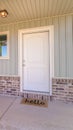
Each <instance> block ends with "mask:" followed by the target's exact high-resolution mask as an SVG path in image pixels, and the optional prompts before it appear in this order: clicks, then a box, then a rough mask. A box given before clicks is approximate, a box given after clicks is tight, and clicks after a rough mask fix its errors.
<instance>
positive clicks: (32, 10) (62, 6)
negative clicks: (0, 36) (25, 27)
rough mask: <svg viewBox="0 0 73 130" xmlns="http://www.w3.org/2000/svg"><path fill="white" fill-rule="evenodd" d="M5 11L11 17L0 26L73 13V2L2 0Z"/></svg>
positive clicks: (1, 5) (0, 6)
mask: <svg viewBox="0 0 73 130" xmlns="http://www.w3.org/2000/svg"><path fill="white" fill-rule="evenodd" d="M3 9H6V10H7V11H8V13H9V15H8V17H7V18H1V17H0V24H3V23H12V22H16V21H28V20H32V19H38V18H44V17H50V16H56V15H63V14H67V13H73V0H0V10H3Z"/></svg>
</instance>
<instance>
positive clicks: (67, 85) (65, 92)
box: [52, 78, 73, 102]
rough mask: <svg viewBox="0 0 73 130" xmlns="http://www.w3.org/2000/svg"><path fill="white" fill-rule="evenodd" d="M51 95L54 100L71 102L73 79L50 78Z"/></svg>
mask: <svg viewBox="0 0 73 130" xmlns="http://www.w3.org/2000/svg"><path fill="white" fill-rule="evenodd" d="M52 97H53V99H54V100H61V101H67V102H73V79H63V78H62V79H61V78H53V79H52Z"/></svg>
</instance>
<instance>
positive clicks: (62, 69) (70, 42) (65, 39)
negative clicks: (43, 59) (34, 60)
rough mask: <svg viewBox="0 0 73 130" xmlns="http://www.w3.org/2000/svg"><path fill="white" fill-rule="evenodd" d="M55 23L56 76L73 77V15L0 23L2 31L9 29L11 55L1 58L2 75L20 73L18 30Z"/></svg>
mask: <svg viewBox="0 0 73 130" xmlns="http://www.w3.org/2000/svg"><path fill="white" fill-rule="evenodd" d="M48 25H54V68H55V69H54V71H55V76H56V77H72V78H73V59H72V58H73V38H72V36H73V16H72V15H69V16H67V15H66V16H61V17H53V18H50V19H47V18H46V19H41V20H32V21H29V22H21V23H16V24H15V23H13V24H9V25H2V26H1V25H0V31H9V35H10V40H9V44H10V46H9V47H10V49H9V52H10V55H9V59H7V60H3V59H2V60H0V75H17V74H18V30H19V29H25V28H33V27H40V26H48Z"/></svg>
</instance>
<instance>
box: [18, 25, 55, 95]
mask: <svg viewBox="0 0 73 130" xmlns="http://www.w3.org/2000/svg"><path fill="white" fill-rule="evenodd" d="M44 31H48V32H49V42H50V87H49V88H50V95H51V94H52V77H54V26H53V25H51V26H45V27H36V28H31V29H21V30H19V31H18V75H19V76H20V91H21V92H22V91H23V90H22V35H23V34H29V33H34V32H44Z"/></svg>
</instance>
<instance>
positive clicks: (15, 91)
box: [0, 76, 20, 96]
mask: <svg viewBox="0 0 73 130" xmlns="http://www.w3.org/2000/svg"><path fill="white" fill-rule="evenodd" d="M19 92H20V78H19V77H18V76H0V94H2V95H15V96H18V95H19Z"/></svg>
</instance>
